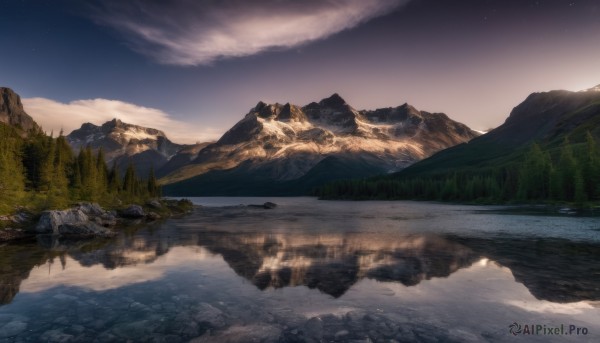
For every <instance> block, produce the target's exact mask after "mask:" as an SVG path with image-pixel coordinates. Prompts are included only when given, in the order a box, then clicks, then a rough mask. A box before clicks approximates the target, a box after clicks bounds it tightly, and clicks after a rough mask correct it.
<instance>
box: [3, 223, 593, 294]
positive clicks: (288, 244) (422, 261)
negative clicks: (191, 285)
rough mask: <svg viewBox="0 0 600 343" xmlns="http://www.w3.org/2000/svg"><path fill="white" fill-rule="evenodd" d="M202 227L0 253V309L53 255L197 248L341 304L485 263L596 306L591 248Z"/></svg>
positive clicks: (154, 255)
mask: <svg viewBox="0 0 600 343" xmlns="http://www.w3.org/2000/svg"><path fill="white" fill-rule="evenodd" d="M219 220H223V218H220V219H219ZM208 222H209V218H206V217H202V218H199V217H196V216H191V217H189V218H182V219H179V220H178V221H177V222H176V224H175V225H173V224H172V223H171V224H170V223H168V222H167V223H166V224H163V225H156V226H150V227H145V228H143V229H140V230H137V231H135V230H134V231H130V232H125V233H124V234H123V235H121V236H119V237H117V238H115V239H112V240H105V239H103V240H92V241H57V240H48V241H43V240H40V243H41V245H37V246H36V245H33V244H28V245H17V246H12V245H7V246H3V247H0V304H6V303H9V302H11V301H12V299H13V298H14V296H15V295H16V294H17V293H18V291H19V287H20V285H21V282H22V281H23V280H25V279H27V278H28V277H29V275H30V271H31V269H33V268H35V267H36V266H40V265H43V264H44V263H46V262H47V261H51V260H52V259H53V258H55V257H59V258H60V262H61V263H62V264H64V263H66V261H67V260H69V261H73V260H76V261H77V263H79V264H80V265H81V266H83V267H91V266H94V265H101V266H103V267H104V268H106V269H115V268H122V267H127V266H132V265H137V264H152V263H154V262H155V261H156V260H157V259H158V257H160V256H162V255H165V254H167V253H168V252H169V251H170V249H171V248H173V247H177V246H198V245H199V246H203V247H204V248H206V249H207V250H208V251H210V252H212V253H215V254H219V255H221V256H222V257H223V259H224V260H225V262H227V263H228V264H229V266H230V267H231V268H232V269H233V270H234V271H235V273H237V274H238V275H240V276H242V277H244V278H245V279H247V280H250V281H251V282H252V283H253V284H254V285H255V286H256V287H258V288H259V289H267V288H282V287H292V286H299V285H304V286H307V287H309V288H312V289H318V290H320V291H322V292H324V293H327V294H330V295H332V296H334V297H339V296H341V295H343V294H344V293H345V292H346V291H347V290H348V289H349V288H350V287H351V286H352V285H353V284H355V283H356V282H358V281H360V280H361V279H363V278H369V279H374V280H378V281H386V282H399V283H402V284H404V285H406V286H415V285H418V284H419V283H420V282H421V281H423V280H428V279H431V278H436V277H447V276H449V275H450V274H452V273H454V272H456V271H457V270H459V269H461V268H464V267H468V266H470V265H471V264H472V263H473V262H474V261H476V260H478V259H479V258H481V257H487V258H489V259H490V260H492V261H495V262H496V263H498V264H500V265H502V266H504V267H507V268H510V270H511V271H512V273H513V275H514V277H515V280H516V281H517V282H520V283H522V284H523V285H525V286H526V287H527V288H528V289H529V291H530V292H531V293H532V294H533V295H534V296H535V297H536V298H538V299H540V300H548V301H552V302H559V303H566V302H576V301H582V300H593V301H597V300H600V278H599V277H598V275H600V246H599V245H598V244H595V243H585V242H573V241H568V240H562V239H551V238H543V239H542V238H515V237H512V238H501V237H494V238H472V237H456V236H441V235H433V234H430V235H417V234H413V235H401V234H397V233H396V234H394V233H377V232H371V233H364V232H361V233H356V232H346V233H344V232H337V233H315V232H312V233H311V232H308V233H307V232H303V231H296V232H294V231H287V232H285V233H257V232H251V231H248V230H243V229H241V230H239V231H237V232H236V231H218V230H211V231H206V229H203V228H202V225H206V224H207V223H208ZM209 226H210V225H209ZM66 256H70V257H71V258H72V259H73V260H70V259H67V258H66ZM69 263H71V262H69ZM56 267H57V268H60V266H59V265H58V263H57V264H56ZM63 267H65V266H63ZM52 268H53V269H54V268H55V267H52ZM66 268H69V266H68V265H67V266H66ZM98 277H99V278H101V277H103V276H102V275H99V276H98Z"/></svg>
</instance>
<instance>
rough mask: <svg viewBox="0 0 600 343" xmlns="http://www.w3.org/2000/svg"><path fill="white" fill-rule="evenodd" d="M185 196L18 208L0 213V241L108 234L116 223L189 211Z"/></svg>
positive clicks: (128, 222) (116, 227) (160, 217)
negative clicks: (111, 205) (109, 205)
mask: <svg viewBox="0 0 600 343" xmlns="http://www.w3.org/2000/svg"><path fill="white" fill-rule="evenodd" d="M192 208H193V205H192V203H191V202H190V201H189V200H170V199H153V200H150V201H148V202H146V203H145V204H144V205H138V204H130V205H127V206H124V207H122V208H118V209H113V210H107V209H104V208H102V207H101V206H100V205H99V204H97V203H87V202H82V203H77V204H75V205H74V206H73V207H71V208H68V209H64V210H48V211H43V212H42V213H38V214H35V213H31V212H29V211H27V210H26V209H19V210H18V211H17V213H16V214H15V215H12V216H0V242H6V241H12V240H18V239H28V238H32V237H35V236H37V235H52V236H68V237H77V238H85V237H112V236H114V235H116V234H117V232H118V227H119V226H120V225H128V224H131V223H133V222H139V221H148V222H150V221H156V220H160V219H162V218H168V217H171V216H174V215H182V214H186V213H189V212H190V211H191V210H192Z"/></svg>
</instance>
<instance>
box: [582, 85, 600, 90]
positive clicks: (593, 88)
mask: <svg viewBox="0 0 600 343" xmlns="http://www.w3.org/2000/svg"><path fill="white" fill-rule="evenodd" d="M584 92H600V85H597V86H596V87H592V88H589V89H586V90H584Z"/></svg>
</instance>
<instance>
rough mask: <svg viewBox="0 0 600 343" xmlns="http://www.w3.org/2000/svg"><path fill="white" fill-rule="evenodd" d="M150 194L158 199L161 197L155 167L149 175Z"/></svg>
mask: <svg viewBox="0 0 600 343" xmlns="http://www.w3.org/2000/svg"><path fill="white" fill-rule="evenodd" d="M148 194H149V195H150V196H151V197H157V196H158V195H159V188H158V184H157V182H156V176H155V175H154V166H152V167H150V173H149V175H148Z"/></svg>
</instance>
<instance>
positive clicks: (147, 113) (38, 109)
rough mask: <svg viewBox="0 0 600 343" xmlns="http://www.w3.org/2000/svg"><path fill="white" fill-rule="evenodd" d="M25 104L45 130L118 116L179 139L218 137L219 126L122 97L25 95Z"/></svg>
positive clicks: (68, 128) (70, 128) (67, 130)
mask: <svg viewBox="0 0 600 343" xmlns="http://www.w3.org/2000/svg"><path fill="white" fill-rule="evenodd" d="M23 106H24V108H25V111H26V112H27V113H28V114H29V115H31V116H32V117H33V119H34V120H35V121H36V122H37V123H38V124H40V125H41V126H42V127H43V128H44V130H45V131H47V132H49V131H54V133H55V134H58V132H59V131H60V130H63V131H64V133H65V134H69V133H70V132H71V131H73V130H75V129H78V128H79V127H80V126H81V124H83V123H92V124H96V125H101V124H103V123H105V122H106V121H109V120H111V119H113V118H117V119H120V120H121V121H123V122H126V123H130V124H135V125H140V126H145V127H151V128H155V129H159V130H162V131H164V132H165V134H166V135H167V137H169V139H171V140H173V141H175V142H176V143H194V142H196V141H208V140H214V139H215V138H218V137H217V136H218V132H217V131H216V130H212V129H210V128H204V129H203V130H198V128H194V127H190V125H189V124H186V123H183V122H180V121H177V120H174V119H173V118H171V117H170V116H169V114H167V113H165V112H163V111H161V110H159V109H156V108H149V107H143V106H139V105H135V104H131V103H127V102H123V101H118V100H107V99H90V100H76V101H71V102H69V103H66V104H65V103H61V102H57V101H54V100H50V99H45V98H28V99H23Z"/></svg>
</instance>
